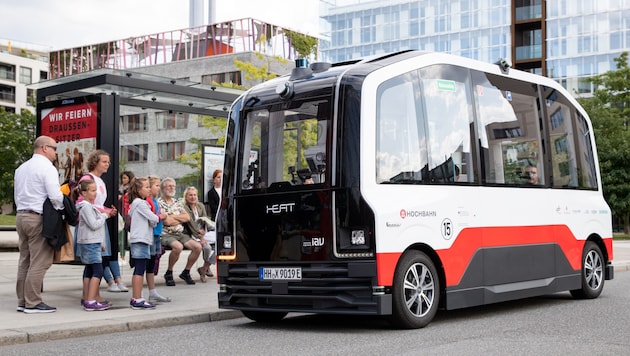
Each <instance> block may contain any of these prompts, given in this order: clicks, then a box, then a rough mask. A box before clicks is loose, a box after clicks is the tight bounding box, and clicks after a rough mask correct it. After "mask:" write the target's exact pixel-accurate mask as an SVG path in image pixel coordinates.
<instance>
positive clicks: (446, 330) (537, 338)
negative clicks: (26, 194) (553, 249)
mask: <svg viewBox="0 0 630 356" xmlns="http://www.w3.org/2000/svg"><path fill="white" fill-rule="evenodd" d="M629 290H630V273H618V274H616V276H615V279H614V280H612V281H606V285H605V287H604V292H603V293H602V295H601V296H600V297H599V298H597V299H593V300H575V299H573V298H572V297H571V296H570V295H569V293H568V292H564V293H558V294H554V295H549V296H544V297H538V298H531V299H526V300H520V301H513V302H506V303H500V304H494V305H489V306H483V307H476V308H470V309H462V310H455V311H440V312H438V314H437V316H436V318H435V320H434V321H433V322H432V323H431V324H429V326H428V327H426V328H424V329H419V330H392V329H391V328H389V327H388V325H387V324H386V323H385V322H384V321H383V320H381V319H376V318H367V317H360V318H359V317H351V316H321V315H319V316H316V315H290V316H289V317H288V318H285V319H284V320H283V321H281V322H280V323H276V324H261V323H254V322H251V321H250V320H249V319H245V318H238V319H232V320H225V321H219V322H211V323H201V324H190V325H180V326H174V327H167V328H159V329H151V330H141V331H132V332H126V333H116V334H108V335H101V336H98V337H86V338H75V339H66V340H57V341H51V342H46V343H30V344H22V345H13V346H6V347H0V354H1V355H3V356H9V355H51V354H54V355H64V356H71V355H80V356H84V355H86V354H87V355H112V354H115V355H132V354H133V355H139V354H144V355H146V354H158V355H169V354H170V355H181V354H189V355H193V354H207V355H224V354H230V355H274V356H277V355H358V354H361V355H385V354H387V355H392V354H395V355H532V354H535V355H569V354H570V355H588V356H592V355H625V354H628V351H629V350H630V327H628V322H627V320H628V316H629V315H630V294H629V293H628V291H629Z"/></svg>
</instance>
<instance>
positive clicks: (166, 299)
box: [149, 293, 171, 303]
mask: <svg viewBox="0 0 630 356" xmlns="http://www.w3.org/2000/svg"><path fill="white" fill-rule="evenodd" d="M170 301H171V298H169V297H165V296H163V295H160V294H158V293H155V294H154V295H149V302H158V303H168V302H170Z"/></svg>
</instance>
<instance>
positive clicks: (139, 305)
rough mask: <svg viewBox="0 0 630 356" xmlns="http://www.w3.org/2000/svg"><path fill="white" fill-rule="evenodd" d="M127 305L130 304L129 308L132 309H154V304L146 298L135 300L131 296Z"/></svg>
mask: <svg viewBox="0 0 630 356" xmlns="http://www.w3.org/2000/svg"><path fill="white" fill-rule="evenodd" d="M129 306H131V309H134V310H141V309H155V304H153V303H149V302H147V301H146V300H143V301H137V300H135V299H133V298H132V299H131V301H130V302H129Z"/></svg>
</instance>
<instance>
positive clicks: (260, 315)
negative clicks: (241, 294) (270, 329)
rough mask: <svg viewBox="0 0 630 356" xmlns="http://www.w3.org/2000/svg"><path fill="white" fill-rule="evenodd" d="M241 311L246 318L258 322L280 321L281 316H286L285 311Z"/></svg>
mask: <svg viewBox="0 0 630 356" xmlns="http://www.w3.org/2000/svg"><path fill="white" fill-rule="evenodd" d="M241 312H242V313H243V315H245V317H247V318H248V319H251V320H253V321H257V322H260V323H273V322H276V321H280V320H282V318H284V317H285V316H287V313H286V312H262V311H253V310H242V311H241Z"/></svg>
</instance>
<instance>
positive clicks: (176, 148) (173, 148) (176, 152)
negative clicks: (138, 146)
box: [158, 141, 186, 161]
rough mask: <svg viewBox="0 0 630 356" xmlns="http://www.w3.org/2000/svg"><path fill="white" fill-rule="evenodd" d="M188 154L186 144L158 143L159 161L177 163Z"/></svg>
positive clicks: (183, 142) (180, 142) (181, 142)
mask: <svg viewBox="0 0 630 356" xmlns="http://www.w3.org/2000/svg"><path fill="white" fill-rule="evenodd" d="M184 152H186V142H185V141H178V142H165V143H158V160H159V161H175V160H177V159H178V158H179V157H180V156H181V155H183V154H184Z"/></svg>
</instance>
